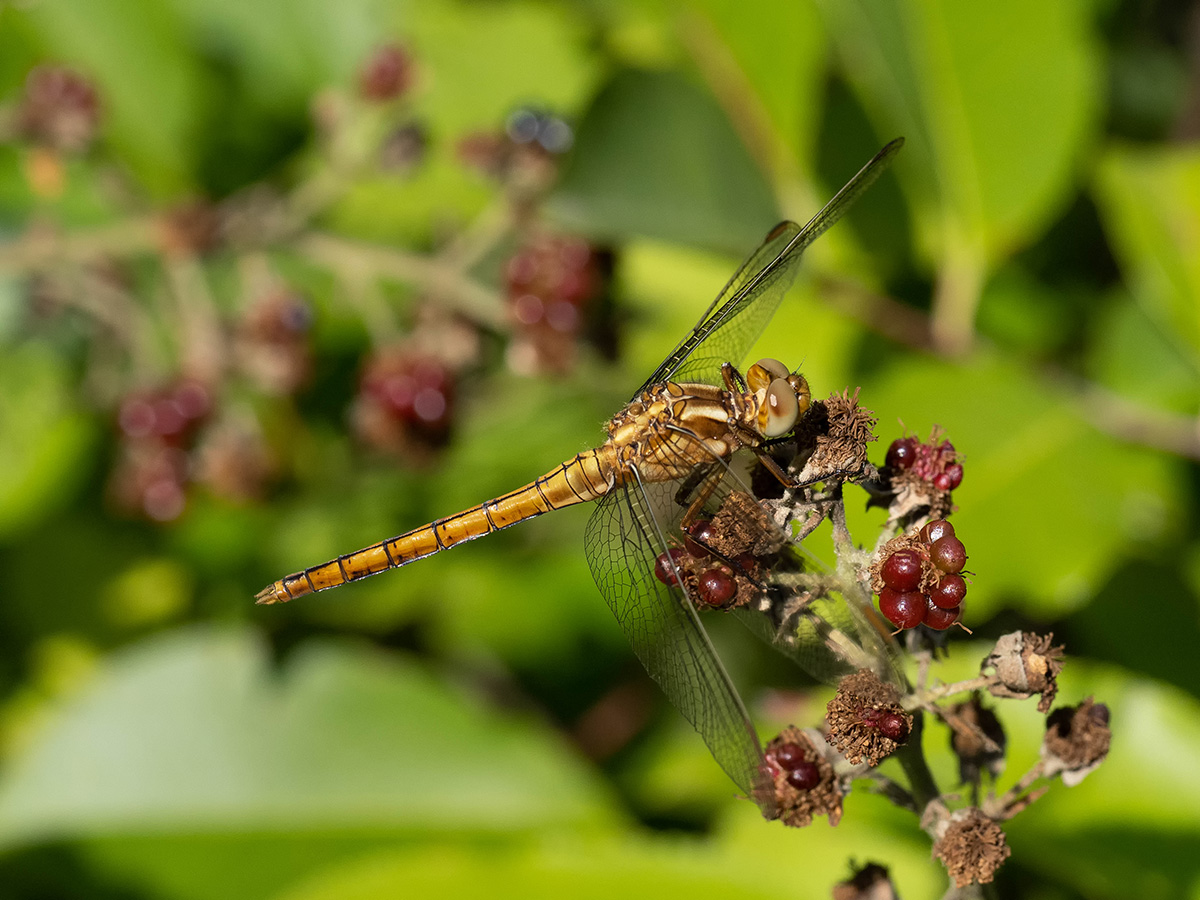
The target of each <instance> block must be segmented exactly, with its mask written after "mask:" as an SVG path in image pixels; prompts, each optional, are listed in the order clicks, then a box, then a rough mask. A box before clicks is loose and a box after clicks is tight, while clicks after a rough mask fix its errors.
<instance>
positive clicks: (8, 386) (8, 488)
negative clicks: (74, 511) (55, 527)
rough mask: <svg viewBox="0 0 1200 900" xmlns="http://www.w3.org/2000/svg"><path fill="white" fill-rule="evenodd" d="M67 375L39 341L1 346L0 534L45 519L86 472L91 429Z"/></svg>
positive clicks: (61, 364) (56, 359)
mask: <svg viewBox="0 0 1200 900" xmlns="http://www.w3.org/2000/svg"><path fill="white" fill-rule="evenodd" d="M71 379H72V376H71V374H70V373H69V372H68V371H67V368H66V365H65V364H64V363H63V361H62V359H61V358H60V357H58V356H57V355H55V354H54V353H53V352H52V351H51V350H50V349H49V348H48V347H46V346H44V345H42V344H40V343H34V342H28V343H25V344H22V345H20V346H17V347H6V348H4V350H3V352H0V472H3V473H4V478H3V479H0V537H4V536H7V535H11V534H13V533H15V532H16V531H18V530H20V529H23V528H27V527H29V526H30V525H31V524H32V523H35V522H38V521H41V520H43V519H45V518H46V517H47V516H49V515H50V514H52V513H53V512H54V511H56V510H57V509H58V508H59V507H60V506H61V505H62V504H64V503H65V502H67V501H68V500H70V498H71V496H72V494H73V492H74V490H75V488H76V487H77V486H78V485H79V483H80V481H81V479H82V478H83V477H86V475H87V464H86V458H87V455H88V453H89V451H90V450H91V447H92V443H93V437H94V434H93V429H92V427H91V423H90V422H89V421H88V419H87V418H86V417H85V416H83V415H82V414H81V413H79V412H78V411H77V410H76V409H75V408H74V407H75V403H74V400H73V393H74V388H73V386H72V384H71Z"/></svg>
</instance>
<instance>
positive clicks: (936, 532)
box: [921, 519, 954, 544]
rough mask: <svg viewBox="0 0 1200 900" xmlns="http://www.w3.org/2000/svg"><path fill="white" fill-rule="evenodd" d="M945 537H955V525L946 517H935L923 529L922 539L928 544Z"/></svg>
mask: <svg viewBox="0 0 1200 900" xmlns="http://www.w3.org/2000/svg"><path fill="white" fill-rule="evenodd" d="M944 537H954V526H953V525H951V524H950V523H949V522H947V521H946V520H945V519H934V520H933V521H932V522H929V523H927V524H926V525H925V527H924V528H922V529H921V540H923V541H925V543H927V544H932V543H933V542H934V541H939V540H941V539H942V538H944Z"/></svg>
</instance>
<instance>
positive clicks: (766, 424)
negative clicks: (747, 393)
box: [746, 357, 812, 438]
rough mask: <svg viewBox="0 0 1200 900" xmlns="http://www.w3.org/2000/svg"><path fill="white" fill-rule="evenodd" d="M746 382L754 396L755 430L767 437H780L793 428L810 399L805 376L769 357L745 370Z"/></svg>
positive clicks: (810, 394)
mask: <svg viewBox="0 0 1200 900" xmlns="http://www.w3.org/2000/svg"><path fill="white" fill-rule="evenodd" d="M746 384H747V385H749V387H750V390H752V391H753V392H754V393H755V395H756V396H757V397H758V401H759V403H758V430H759V432H760V433H761V434H762V435H763V436H764V437H767V438H777V437H781V436H782V435H785V434H787V433H788V432H789V431H791V430H792V429H793V428H795V427H796V422H797V420H798V419H799V418H800V417H801V416H802V415H804V413H805V412H806V411H807V410H808V405H809V403H810V402H812V391H811V390H810V389H809V386H808V380H807V379H806V378H805V377H804V376H803V375H801V374H800V373H799V372H789V371H788V368H787V366H785V365H784V364H783V363H781V362H780V361H779V360H777V359H771V358H770V357H766V358H765V359H760V360H759V361H758V362H756V363H755V364H754V365H752V366H751V367H750V368H749V369H748V370H747V372H746Z"/></svg>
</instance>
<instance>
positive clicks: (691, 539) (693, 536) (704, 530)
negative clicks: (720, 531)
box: [683, 519, 717, 559]
mask: <svg viewBox="0 0 1200 900" xmlns="http://www.w3.org/2000/svg"><path fill="white" fill-rule="evenodd" d="M687 532H688V537H687V538H685V539H684V542H683V546H684V547H685V548H687V552H688V553H690V554H692V556H694V557H696V558H697V559H706V558H707V557H708V555H709V548H710V547H711V546H712V542H713V539H714V538H716V536H717V530H716V529H715V528H714V527H713V523H712V519H697V520H696V521H695V522H693V523H692V524H691V525H690V526H688V530H687Z"/></svg>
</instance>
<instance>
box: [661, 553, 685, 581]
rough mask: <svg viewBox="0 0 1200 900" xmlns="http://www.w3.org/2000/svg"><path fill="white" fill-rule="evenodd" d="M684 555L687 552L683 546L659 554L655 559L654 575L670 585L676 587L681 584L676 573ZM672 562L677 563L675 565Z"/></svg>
mask: <svg viewBox="0 0 1200 900" xmlns="http://www.w3.org/2000/svg"><path fill="white" fill-rule="evenodd" d="M684 556H686V554H685V553H684V551H683V548H682V547H672V548H671V549H670V550H668V551H667V552H666V553H660V554H658V557H657V558H656V559H655V560H654V577H655V578H657V579H658V580H659V581H661V582H662V583H663V584H665V585H667V586H668V587H675V585H677V584H679V579H678V578H677V577H676V574H675V573H676V570H677V569H678V568H679V564H680V562H681V561H682V560H683V557H684ZM672 562H673V563H674V564H675V565H674V566H672V565H671V563H672Z"/></svg>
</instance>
